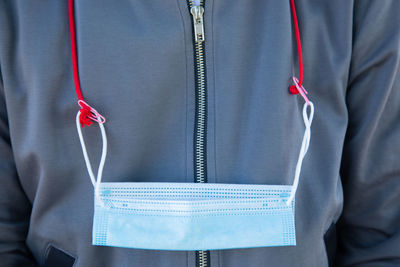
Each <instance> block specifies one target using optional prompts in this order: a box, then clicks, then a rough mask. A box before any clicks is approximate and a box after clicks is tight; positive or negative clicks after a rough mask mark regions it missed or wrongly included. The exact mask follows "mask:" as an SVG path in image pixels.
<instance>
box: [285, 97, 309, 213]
mask: <svg viewBox="0 0 400 267" xmlns="http://www.w3.org/2000/svg"><path fill="white" fill-rule="evenodd" d="M308 107H310V115H308V114H307V110H308ZM313 118H314V104H313V103H312V102H311V101H308V102H306V103H304V106H303V121H304V125H305V127H306V129H305V131H304V136H303V141H302V143H301V148H300V153H299V158H298V160H297V164H296V171H295V176H294V181H293V185H292V191H291V192H290V197H289V199H288V200H287V201H286V205H288V206H289V205H290V204H291V202H292V201H293V199H294V197H295V195H296V191H297V187H298V185H299V179H300V173H301V166H302V164H303V159H304V157H305V155H306V154H307V150H308V147H309V146H310V139H311V124H312V120H313Z"/></svg>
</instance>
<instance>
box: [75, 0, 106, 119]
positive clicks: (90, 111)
mask: <svg viewBox="0 0 400 267" xmlns="http://www.w3.org/2000/svg"><path fill="white" fill-rule="evenodd" d="M68 17H69V29H70V34H71V54H72V71H73V75H74V85H75V91H76V95H77V96H78V104H79V106H80V114H79V121H80V123H81V126H82V127H85V125H87V126H90V125H91V124H92V123H93V121H96V122H98V123H104V122H105V118H104V117H103V116H101V115H100V114H99V113H98V112H97V111H96V110H95V109H94V108H92V107H91V106H90V105H89V104H87V103H86V102H85V100H84V99H83V95H82V89H81V85H80V82H79V71H78V56H77V54H78V53H77V47H76V32H75V19H74V0H68Z"/></svg>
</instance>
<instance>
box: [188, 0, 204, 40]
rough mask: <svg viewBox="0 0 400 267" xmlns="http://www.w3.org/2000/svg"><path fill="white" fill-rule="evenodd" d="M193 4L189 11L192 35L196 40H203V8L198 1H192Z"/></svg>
mask: <svg viewBox="0 0 400 267" xmlns="http://www.w3.org/2000/svg"><path fill="white" fill-rule="evenodd" d="M194 3H195V5H194V6H193V7H192V8H191V9H190V13H192V16H193V26H194V36H195V41H196V42H204V40H205V38H204V21H203V15H204V8H203V7H202V6H200V5H199V3H198V2H196V1H195V2H194Z"/></svg>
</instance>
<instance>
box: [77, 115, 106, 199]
mask: <svg viewBox="0 0 400 267" xmlns="http://www.w3.org/2000/svg"><path fill="white" fill-rule="evenodd" d="M80 114H81V112H80V111H78V113H77V114H76V120H75V121H76V129H77V131H78V135H79V141H80V143H81V147H82V152H83V157H84V159H85V163H86V168H87V171H88V173H89V176H90V180H91V181H92V184H93V186H94V190H95V197H96V199H97V201H98V203H101V204H102V205H103V206H104V203H103V201H101V199H100V183H101V178H102V176H103V169H104V164H105V162H106V157H107V135H106V130H105V128H104V125H103V123H100V122H98V124H99V127H100V132H101V139H102V141H103V148H102V152H101V158H100V163H99V168H98V170H97V178H96V177H95V176H94V173H93V170H92V164H91V163H90V159H89V155H88V153H87V150H86V145H85V140H84V138H83V135H82V129H81V125H80V120H79V116H80Z"/></svg>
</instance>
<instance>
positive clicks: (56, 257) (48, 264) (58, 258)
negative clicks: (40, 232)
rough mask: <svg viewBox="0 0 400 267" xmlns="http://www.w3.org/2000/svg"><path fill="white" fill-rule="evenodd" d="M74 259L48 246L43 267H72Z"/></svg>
mask: <svg viewBox="0 0 400 267" xmlns="http://www.w3.org/2000/svg"><path fill="white" fill-rule="evenodd" d="M74 263H75V258H74V257H72V256H71V255H68V254H67V253H65V252H64V251H62V250H60V249H58V248H55V247H53V246H50V248H49V252H48V254H47V258H46V261H45V263H44V267H72V266H73V265H74Z"/></svg>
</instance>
